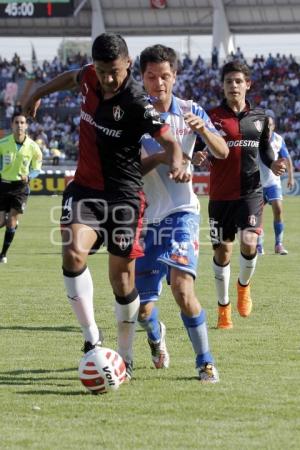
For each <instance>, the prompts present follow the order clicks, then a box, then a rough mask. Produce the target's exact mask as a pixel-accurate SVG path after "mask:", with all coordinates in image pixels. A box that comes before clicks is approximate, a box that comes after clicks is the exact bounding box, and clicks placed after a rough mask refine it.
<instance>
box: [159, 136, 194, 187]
mask: <svg viewBox="0 0 300 450" xmlns="http://www.w3.org/2000/svg"><path fill="white" fill-rule="evenodd" d="M155 139H156V140H157V142H159V144H160V145H161V146H162V148H163V149H164V150H165V153H166V161H167V164H168V166H169V177H170V178H171V179H172V180H174V181H175V182H176V183H186V182H187V181H189V180H190V179H191V174H190V173H189V172H188V171H187V166H186V165H185V164H183V154H182V150H181V147H180V145H179V144H178V142H177V141H176V140H175V138H174V137H173V134H172V132H171V130H170V129H168V130H166V131H165V132H164V133H163V134H161V135H160V136H156V137H155Z"/></svg>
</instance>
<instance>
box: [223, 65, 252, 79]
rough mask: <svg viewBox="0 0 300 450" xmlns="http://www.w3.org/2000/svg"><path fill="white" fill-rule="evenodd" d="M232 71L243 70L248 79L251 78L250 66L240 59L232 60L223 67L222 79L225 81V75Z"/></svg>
mask: <svg viewBox="0 0 300 450" xmlns="http://www.w3.org/2000/svg"><path fill="white" fill-rule="evenodd" d="M230 72H241V73H243V74H244V75H245V79H246V80H247V81H249V80H250V79H251V70H250V67H249V66H247V64H244V63H242V62H240V61H230V62H228V63H227V64H225V65H224V66H223V68H222V72H221V80H222V81H224V78H225V75H226V74H227V73H230Z"/></svg>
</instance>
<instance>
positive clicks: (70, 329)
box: [0, 325, 80, 333]
mask: <svg viewBox="0 0 300 450" xmlns="http://www.w3.org/2000/svg"><path fill="white" fill-rule="evenodd" d="M0 330H14V331H58V332H62V333H65V332H67V333H79V332H80V329H79V327H73V326H68V325H66V326H62V327H30V326H29V327H24V326H22V325H19V326H17V325H16V326H12V327H1V326H0Z"/></svg>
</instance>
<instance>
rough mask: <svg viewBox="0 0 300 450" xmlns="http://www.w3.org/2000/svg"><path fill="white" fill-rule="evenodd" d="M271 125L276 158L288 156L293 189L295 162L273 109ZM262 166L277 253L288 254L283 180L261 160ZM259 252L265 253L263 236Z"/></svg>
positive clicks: (269, 116)
mask: <svg viewBox="0 0 300 450" xmlns="http://www.w3.org/2000/svg"><path fill="white" fill-rule="evenodd" d="M266 113H267V116H268V120H269V127H270V130H271V133H272V135H271V146H272V149H273V151H274V156H275V159H278V158H286V161H287V172H288V181H287V186H288V188H289V189H292V188H293V186H294V170H293V162H292V159H291V157H290V155H289V152H288V149H287V147H286V144H285V142H284V139H283V138H282V137H281V136H280V135H279V134H277V133H275V131H274V129H275V122H274V118H275V116H274V113H273V111H271V110H267V111H266ZM259 168H260V178H261V183H262V186H263V193H264V202H265V204H266V203H269V204H270V205H271V206H272V210H273V227H274V234H275V253H276V254H278V255H287V254H288V251H287V250H286V249H285V248H284V246H283V230H284V222H283V207H282V188H281V180H280V177H279V176H276V175H274V173H273V172H272V171H271V170H270V169H269V168H268V167H267V166H265V164H263V163H262V161H261V160H260V164H259ZM257 253H258V254H259V255H263V254H264V248H263V236H262V235H261V236H259V238H258V244H257Z"/></svg>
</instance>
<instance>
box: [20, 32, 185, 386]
mask: <svg viewBox="0 0 300 450" xmlns="http://www.w3.org/2000/svg"><path fill="white" fill-rule="evenodd" d="M92 58H93V64H89V65H87V66H84V67H83V68H82V69H81V70H72V71H69V72H65V73H63V74H61V75H59V76H57V77H56V78H54V79H53V80H51V81H50V82H48V83H46V84H45V85H43V86H41V87H39V88H38V89H37V90H36V91H35V92H34V93H33V94H32V96H31V97H30V98H29V100H28V101H27V102H26V105H24V109H25V111H26V112H27V113H28V114H30V115H32V116H35V113H36V109H37V108H38V106H39V103H40V98H41V97H43V96H44V95H48V94H50V93H52V92H55V91H60V90H66V89H72V88H75V87H76V86H79V87H80V90H81V94H82V104H81V121H80V142H79V160H78V167H77V170H76V173H75V178H74V181H73V182H72V183H71V184H70V185H69V186H68V187H67V189H66V191H65V192H64V196H63V205H62V216H61V225H62V242H63V275H64V282H65V287H66V291H67V296H68V299H69V300H70V303H71V305H72V308H73V310H74V312H75V314H76V316H77V319H78V321H79V323H80V325H81V327H82V330H83V334H84V339H85V342H84V349H83V350H84V351H85V352H87V351H89V350H90V349H92V348H94V347H95V345H96V344H97V343H99V340H101V338H100V336H99V329H98V327H97V325H96V322H95V318H94V308H93V282H92V278H91V275H90V272H89V269H88V267H87V256H88V254H89V253H90V252H91V251H92V250H94V249H95V248H99V245H101V244H103V243H104V244H105V245H106V246H107V249H108V252H109V279H110V283H111V286H112V289H113V292H114V295H115V299H116V303H115V310H116V319H117V323H118V351H119V353H120V354H121V356H122V357H123V358H124V360H125V363H126V366H127V376H128V378H130V376H131V372H132V358H133V356H132V344H133V337H134V329H135V323H136V320H137V316H138V311H139V303H140V302H139V296H138V292H137V290H136V288H135V277H134V271H135V258H137V257H140V256H143V249H142V247H141V245H140V237H141V229H142V218H143V213H144V209H145V197H144V193H143V190H142V185H143V183H142V165H141V157H140V139H141V137H142V135H144V134H146V133H148V134H150V135H151V136H153V137H154V138H155V139H157V141H158V142H159V143H160V144H161V146H162V147H163V148H164V149H165V151H166V155H167V159H168V166H169V168H168V169H167V170H168V172H169V176H170V178H172V179H173V180H174V181H175V182H185V181H188V179H189V175H188V174H187V173H186V172H185V169H184V165H183V164H182V150H181V148H180V146H179V145H178V144H177V143H176V141H175V139H174V138H173V135H172V133H171V131H170V129H169V126H167V125H166V124H164V123H163V122H162V121H161V119H160V116H159V114H158V113H157V112H156V111H155V109H154V108H153V106H152V105H151V104H150V103H149V101H148V99H147V97H146V93H145V91H144V90H143V89H142V87H141V86H140V85H139V84H138V83H137V82H136V81H135V80H134V79H133V78H132V76H131V74H130V66H131V60H130V58H129V54H128V48H127V45H126V42H125V41H124V39H123V38H122V37H121V36H120V35H116V34H112V33H103V34H101V35H100V36H98V37H97V38H96V39H95V41H94V43H93V46H92Z"/></svg>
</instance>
